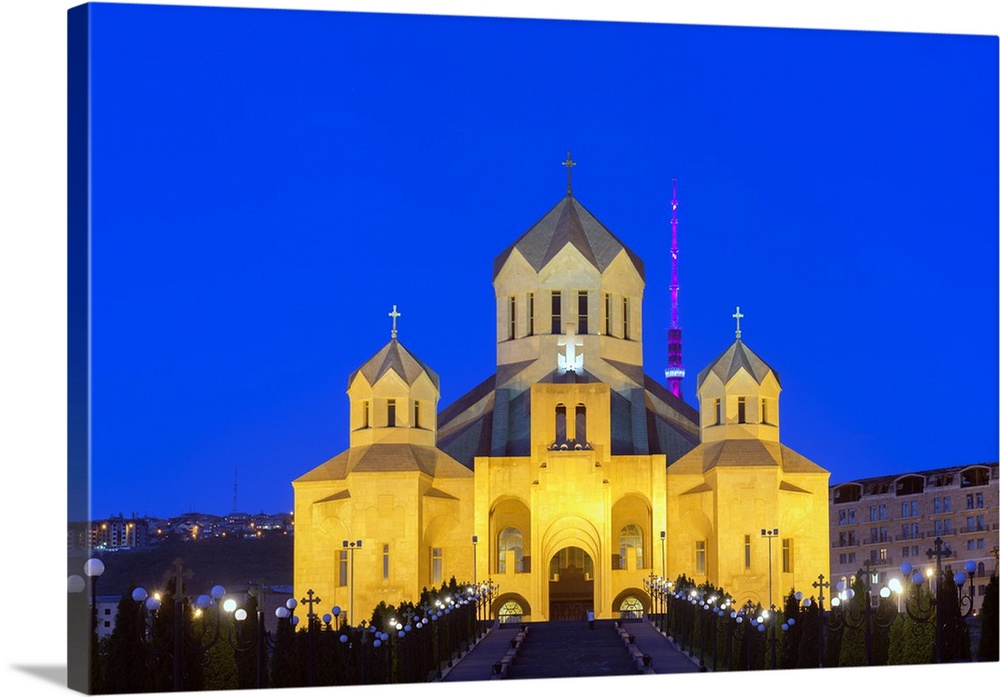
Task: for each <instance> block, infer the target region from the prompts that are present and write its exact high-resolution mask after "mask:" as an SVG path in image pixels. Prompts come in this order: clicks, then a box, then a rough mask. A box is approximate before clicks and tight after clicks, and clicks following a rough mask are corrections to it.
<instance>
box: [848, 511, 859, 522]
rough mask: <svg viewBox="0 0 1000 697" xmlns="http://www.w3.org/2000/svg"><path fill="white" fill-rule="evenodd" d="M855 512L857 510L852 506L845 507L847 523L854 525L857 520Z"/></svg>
mask: <svg viewBox="0 0 1000 697" xmlns="http://www.w3.org/2000/svg"><path fill="white" fill-rule="evenodd" d="M856 513H857V512H856V511H855V509H853V508H848V509H847V524H848V525H854V524H855V523H856V522H857V519H856Z"/></svg>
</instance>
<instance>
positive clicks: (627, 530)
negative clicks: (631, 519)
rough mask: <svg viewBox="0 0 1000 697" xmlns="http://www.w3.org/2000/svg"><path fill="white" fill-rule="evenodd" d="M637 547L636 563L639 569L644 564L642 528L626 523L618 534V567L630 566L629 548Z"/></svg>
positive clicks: (625, 567)
mask: <svg viewBox="0 0 1000 697" xmlns="http://www.w3.org/2000/svg"><path fill="white" fill-rule="evenodd" d="M629 547H632V548H634V549H635V565H636V568H637V569H641V568H643V566H642V530H640V529H639V526H638V525H626V526H625V527H623V528H622V531H621V533H619V535H618V560H619V561H618V568H620V569H627V568H628V549H629Z"/></svg>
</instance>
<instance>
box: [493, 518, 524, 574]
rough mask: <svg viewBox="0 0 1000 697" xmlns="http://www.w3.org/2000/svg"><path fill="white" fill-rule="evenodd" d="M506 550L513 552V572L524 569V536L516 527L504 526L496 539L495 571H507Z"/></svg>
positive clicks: (517, 572) (501, 572)
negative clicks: (496, 557) (496, 556)
mask: <svg viewBox="0 0 1000 697" xmlns="http://www.w3.org/2000/svg"><path fill="white" fill-rule="evenodd" d="M507 552H513V553H514V573H516V574H519V573H521V572H522V571H524V536H523V535H521V531H520V530H518V529H517V528H504V529H503V530H501V531H500V538H499V539H498V540H497V554H498V555H499V556H498V559H497V573H499V574H505V573H507Z"/></svg>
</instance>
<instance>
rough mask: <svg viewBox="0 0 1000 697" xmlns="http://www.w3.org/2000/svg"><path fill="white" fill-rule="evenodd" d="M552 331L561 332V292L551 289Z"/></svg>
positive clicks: (554, 332)
mask: <svg viewBox="0 0 1000 697" xmlns="http://www.w3.org/2000/svg"><path fill="white" fill-rule="evenodd" d="M552 333H553V334H562V292H560V291H558V290H554V291H552Z"/></svg>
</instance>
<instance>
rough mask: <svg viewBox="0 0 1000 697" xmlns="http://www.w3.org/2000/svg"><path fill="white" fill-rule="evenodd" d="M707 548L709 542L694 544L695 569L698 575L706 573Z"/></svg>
mask: <svg viewBox="0 0 1000 697" xmlns="http://www.w3.org/2000/svg"><path fill="white" fill-rule="evenodd" d="M706 547H707V542H706V541H705V540H698V541H697V542H695V543H694V568H695V573H697V574H704V573H705V561H706V554H707V549H706Z"/></svg>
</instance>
